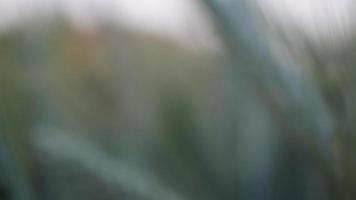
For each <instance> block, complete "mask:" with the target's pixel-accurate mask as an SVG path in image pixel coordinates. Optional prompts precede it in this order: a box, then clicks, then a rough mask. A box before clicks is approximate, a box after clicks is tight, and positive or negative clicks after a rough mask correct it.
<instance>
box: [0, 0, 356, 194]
mask: <svg viewBox="0 0 356 200" xmlns="http://www.w3.org/2000/svg"><path fill="white" fill-rule="evenodd" d="M204 3H205V4H206V5H207V9H208V12H210V16H211V18H212V20H213V22H214V23H215V25H216V28H217V29H218V30H219V34H220V35H219V37H220V39H221V41H222V42H223V43H224V45H225V49H224V52H221V54H208V53H205V54H204V53H202V52H194V51H191V50H188V49H184V48H182V47H179V46H177V45H175V44H173V43H171V42H169V41H165V40H164V39H161V38H159V37H155V36H149V35H143V34H139V33H132V32H128V31H125V30H120V29H114V28H112V27H104V26H103V27H101V28H100V29H98V30H96V31H94V32H87V31H83V30H80V29H78V28H76V27H72V26H69V25H68V24H66V23H65V22H63V21H58V22H53V23H52V24H51V25H49V26H48V27H45V28H44V27H42V26H38V27H37V26H35V25H34V27H31V28H24V29H23V30H21V29H19V30H17V31H15V32H13V33H11V34H7V35H6V34H5V35H1V39H0V63H1V65H0V77H1V79H0V97H1V98H0V114H1V118H0V120H1V121H0V134H1V138H2V145H1V149H0V155H4V156H0V158H1V160H0V166H1V171H0V177H1V178H2V181H1V187H4V188H5V189H4V190H5V191H9V192H8V193H9V194H8V195H7V197H6V199H21V200H22V199H32V194H31V193H34V194H35V197H36V198H34V199H51V200H52V199H54V200H55V199H58V200H62V199H63V200H68V199H154V200H159V199H172V200H175V199H177V200H178V199H353V197H355V196H356V194H354V190H353V188H354V186H355V184H356V177H354V175H353V174H354V173H353V172H354V170H355V163H354V159H353V156H354V154H355V147H356V146H355V141H356V140H355V138H354V135H353V132H354V130H355V127H354V125H353V119H354V115H353V109H354V103H353V98H354V92H353V90H354V89H355V86H354V84H353V81H352V80H353V76H354V75H353V71H352V66H353V63H354V61H353V59H352V58H353V53H352V52H353V50H352V49H353V48H352V47H350V48H349V49H346V50H345V52H341V53H340V54H335V55H334V54H333V55H332V57H331V56H330V55H329V54H327V53H326V54H325V55H324V54H323V55H321V54H320V52H325V51H328V50H327V49H313V48H314V47H312V46H308V48H306V49H307V50H308V51H309V53H308V55H310V58H308V59H309V60H308V62H310V63H308V62H305V61H302V60H301V59H306V58H301V57H297V56H296V57H297V58H298V59H300V61H301V62H299V63H298V62H295V63H292V64H290V66H281V65H283V62H279V61H278V60H277V59H276V58H275V57H274V56H273V54H272V53H271V49H270V47H269V45H268V44H267V41H266V40H267V39H266V35H264V34H263V29H259V27H258V26H257V25H256V21H254V20H255V19H254V18H253V15H252V14H250V13H249V12H248V5H246V4H245V3H246V2H244V1H243V0H238V1H226V2H219V1H214V0H208V1H204ZM306 44H310V43H308V41H306ZM287 45H288V44H287ZM345 55H348V56H345ZM297 61H298V60H297ZM344 62H345V63H346V64H345V63H344ZM305 63H307V64H309V65H310V66H309V67H311V70H310V71H308V73H310V74H303V73H295V71H292V70H291V71H288V70H287V71H286V70H283V69H285V68H286V67H305V66H298V64H299V65H302V64H305ZM330 63H337V64H335V65H337V66H338V65H342V66H343V67H340V68H336V67H333V68H330V69H329V68H327V67H328V65H329V64H330ZM339 63H340V64H339ZM313 70H315V71H313ZM338 70H339V71H338ZM349 70H350V71H349ZM3 198H5V197H3Z"/></svg>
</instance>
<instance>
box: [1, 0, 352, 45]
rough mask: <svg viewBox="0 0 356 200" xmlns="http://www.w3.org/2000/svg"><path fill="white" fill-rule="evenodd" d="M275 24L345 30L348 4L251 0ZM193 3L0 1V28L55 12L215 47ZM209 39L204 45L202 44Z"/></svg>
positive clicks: (315, 31)
mask: <svg viewBox="0 0 356 200" xmlns="http://www.w3.org/2000/svg"><path fill="white" fill-rule="evenodd" d="M256 1H258V2H260V3H261V5H263V6H262V7H263V8H264V9H265V11H266V12H267V13H268V14H269V15H271V17H273V18H274V19H275V20H276V21H278V22H280V23H283V24H285V25H291V24H292V25H296V26H299V27H301V28H302V29H304V31H305V32H307V33H308V34H309V35H310V36H312V37H319V36H323V35H328V36H329V35H330V31H332V35H333V36H337V35H338V34H343V33H344V32H345V31H350V30H349V29H350V27H353V26H350V24H351V23H352V17H351V14H352V13H351V11H352V6H351V3H350V2H351V1H352V0H256ZM194 2H196V1H194V0H0V30H1V29H3V30H6V29H7V28H8V27H9V26H11V25H13V24H16V23H18V22H21V21H23V20H24V19H29V18H31V17H33V16H36V15H37V16H38V15H44V16H46V15H47V14H51V13H54V12H55V11H56V10H61V11H62V12H64V13H66V16H68V17H69V18H70V19H71V20H72V21H75V22H77V23H80V24H82V25H83V26H90V25H91V23H92V22H93V21H95V20H98V19H99V20H112V23H117V24H118V25H121V26H125V27H126V28H130V29H133V30H138V31H146V32H153V33H159V34H161V35H164V36H166V37H170V38H172V39H174V40H176V41H179V42H183V43H186V44H185V45H189V44H190V45H192V46H194V45H196V44H195V43H197V42H198V43H199V44H200V45H202V44H205V45H210V47H214V46H217V45H218V43H217V42H216V41H215V42H214V39H213V38H214V34H213V31H212V29H211V27H210V26H209V22H208V20H207V19H206V18H205V17H204V14H203V13H202V12H201V10H200V7H199V6H198V5H197V3H194ZM207 41H209V42H207Z"/></svg>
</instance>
